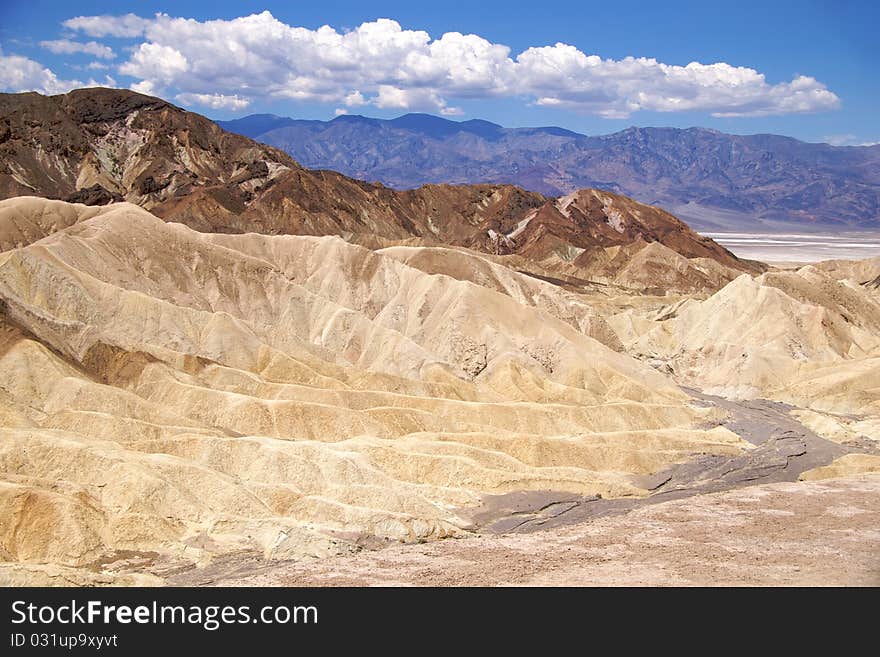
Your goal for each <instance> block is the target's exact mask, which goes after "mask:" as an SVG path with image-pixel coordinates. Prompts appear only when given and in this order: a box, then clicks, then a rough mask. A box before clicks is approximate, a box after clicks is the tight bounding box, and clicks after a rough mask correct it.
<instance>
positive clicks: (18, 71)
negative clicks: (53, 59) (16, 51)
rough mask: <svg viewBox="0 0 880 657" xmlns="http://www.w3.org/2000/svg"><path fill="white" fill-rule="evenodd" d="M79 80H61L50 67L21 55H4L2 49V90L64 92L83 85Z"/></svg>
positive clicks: (0, 55) (0, 65)
mask: <svg viewBox="0 0 880 657" xmlns="http://www.w3.org/2000/svg"><path fill="white" fill-rule="evenodd" d="M82 86H83V83H82V82H81V81H79V80H61V79H59V78H58V76H57V75H55V73H53V72H52V71H51V70H50V69H48V68H46V67H45V66H43V65H42V64H40V63H39V62H35V61H34V60H32V59H28V58H27V57H21V56H20V55H4V54H3V52H2V51H0V90H3V91H12V92H20V91H38V92H40V93H42V94H63V93H67V92H68V91H70V90H71V89H74V88H76V87H82Z"/></svg>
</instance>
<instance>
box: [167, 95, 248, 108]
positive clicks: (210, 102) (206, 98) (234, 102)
mask: <svg viewBox="0 0 880 657" xmlns="http://www.w3.org/2000/svg"><path fill="white" fill-rule="evenodd" d="M176 99H177V100H178V101H179V102H181V103H183V104H184V105H202V106H203V107H210V108H211V109H220V110H243V109H245V108H246V107H247V106H248V105H250V104H251V101H249V100H248V99H247V98H242V97H241V96H238V95H235V94H233V95H232V96H227V95H225V94H177V96H176Z"/></svg>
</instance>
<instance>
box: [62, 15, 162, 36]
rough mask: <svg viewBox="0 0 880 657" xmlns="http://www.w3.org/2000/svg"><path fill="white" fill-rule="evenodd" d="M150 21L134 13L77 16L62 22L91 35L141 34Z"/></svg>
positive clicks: (72, 28)
mask: <svg viewBox="0 0 880 657" xmlns="http://www.w3.org/2000/svg"><path fill="white" fill-rule="evenodd" d="M151 22H152V21H151V20H150V19H149V18H141V17H140V16H136V15H135V14H125V15H124V16H106V15H105V16H77V17H76V18H69V19H67V20H66V21H64V22H63V23H62V25H63V26H64V27H66V28H67V29H69V30H74V31H78V32H83V33H85V34H87V35H89V36H92V37H108V36H112V37H137V36H141V35H142V34H143V33H144V31H145V30H146V29H147V27H148V26H149V25H150V23H151Z"/></svg>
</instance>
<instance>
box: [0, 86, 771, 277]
mask: <svg viewBox="0 0 880 657" xmlns="http://www.w3.org/2000/svg"><path fill="white" fill-rule="evenodd" d="M0 154H2V164H0V197H3V198H7V197H10V196H19V195H36V196H44V197H49V198H61V199H65V200H71V201H78V202H84V203H88V204H96V203H97V204H103V203H107V202H109V201H111V200H121V199H124V200H127V201H131V202H133V203H137V204H138V205H141V206H142V207H145V208H146V209H148V210H150V211H151V212H153V213H154V214H156V215H158V216H160V217H162V218H164V219H166V220H169V221H177V222H181V223H185V224H187V225H189V226H191V227H193V228H196V229H198V230H201V231H206V232H262V233H291V234H311V235H324V234H336V235H342V236H343V237H345V238H346V239H349V240H352V241H357V242H360V243H363V244H366V245H370V246H373V245H375V246H381V245H385V244H387V243H389V242H401V241H407V240H413V239H415V240H416V241H418V242H421V243H428V244H433V243H438V244H449V245H455V246H464V247H468V248H472V249H476V250H480V251H484V252H488V253H495V254H501V255H505V254H513V253H515V254H520V255H522V256H524V257H527V258H530V259H532V260H536V261H541V262H544V263H547V262H551V263H552V262H566V263H573V264H574V265H575V266H584V265H589V264H590V263H591V262H592V261H593V260H595V258H593V257H592V255H591V254H593V253H594V252H595V251H596V250H597V249H605V248H607V247H615V246H622V245H628V249H627V252H628V253H629V252H635V251H637V250H638V249H639V248H641V246H643V245H644V244H648V243H651V242H658V243H660V244H662V245H664V246H666V247H668V248H669V249H671V250H672V251H675V252H677V253H678V254H680V255H682V256H684V257H685V258H697V257H704V258H711V259H713V260H715V261H717V262H718V263H720V264H722V265H724V266H725V267H728V268H732V269H733V270H737V271H755V270H756V265H754V264H753V263H746V262H743V261H740V260H738V259H737V258H735V257H734V256H733V255H732V254H731V253H730V252H728V251H727V250H726V249H724V248H723V247H721V246H719V245H718V244H716V243H715V242H713V241H712V240H710V239H708V238H704V237H702V236H700V235H698V234H697V233H695V232H694V231H692V230H691V229H690V228H688V226H687V225H685V224H684V223H683V222H681V221H679V220H678V219H676V218H675V217H673V216H672V215H670V214H668V213H666V212H663V211H661V210H659V209H657V208H653V207H650V206H646V205H642V204H640V203H637V202H635V201H632V200H631V199H628V198H626V197H623V196H618V195H615V194H610V193H606V192H600V191H597V190H582V191H580V192H577V193H575V194H572V195H569V196H566V197H562V198H560V199H557V200H551V199H548V198H546V197H544V196H542V195H541V194H538V193H534V192H527V191H524V190H522V189H520V188H517V187H514V186H511V185H426V186H423V187H420V188H418V189H416V190H410V191H402V192H401V191H395V190H392V189H389V188H386V187H384V186H382V185H380V184H371V183H366V182H362V181H358V180H353V179H351V178H347V177H345V176H343V175H341V174H338V173H335V172H332V171H312V170H308V169H304V168H302V167H301V166H300V165H299V164H297V163H296V162H295V161H294V160H293V159H291V158H290V157H289V156H287V155H286V154H284V153H283V152H281V151H279V150H276V149H274V148H271V147H268V146H265V145H262V144H258V143H256V142H254V141H252V140H250V139H248V138H246V137H242V136H239V135H234V134H231V133H228V132H225V131H224V130H222V129H220V128H219V127H218V126H217V125H216V124H214V123H213V122H211V121H209V120H208V119H206V118H205V117H202V116H200V115H198V114H194V113H192V112H187V111H184V110H182V109H180V108H177V107H175V106H173V105H171V104H170V103H167V102H166V101H163V100H161V99H158V98H152V97H149V96H143V95H141V94H137V93H134V92H131V91H125V90H119V89H80V90H76V91H73V92H71V93H69V94H66V95H59V96H50V97H47V96H41V95H39V94H35V93H28V94H3V95H2V96H0ZM597 257H599V258H600V259H601V260H602V261H603V262H604V261H609V262H612V261H613V260H610V259H609V258H608V257H607V255H606V254H604V253H602V254H599V255H598V256H597ZM587 268H589V267H587Z"/></svg>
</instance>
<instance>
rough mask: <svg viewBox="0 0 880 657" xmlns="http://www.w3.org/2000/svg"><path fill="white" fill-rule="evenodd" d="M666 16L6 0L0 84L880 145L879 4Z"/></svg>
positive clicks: (211, 111)
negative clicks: (707, 129)
mask: <svg viewBox="0 0 880 657" xmlns="http://www.w3.org/2000/svg"><path fill="white" fill-rule="evenodd" d="M659 4H660V3H646V2H631V1H629V0H614V2H607V1H605V2H554V1H552V0H546V1H544V2H534V1H531V2H528V3H517V2H511V1H508V2H495V1H494V0H484V1H482V2H467V3H459V2H442V3H414V2H411V1H409V2H363V1H361V2H334V1H332V0H325V1H322V2H260V3H253V2H240V1H238V2H227V1H224V0H215V1H213V2H188V1H182V2H180V1H178V2H173V3H172V2H124V1H116V2H104V1H93V2H45V1H43V0H29V1H27V2H21V1H18V0H5V1H4V2H3V4H2V7H0V48H2V51H0V58H2V62H0V64H2V65H0V88H3V89H4V90H6V91H20V90H26V89H35V90H41V91H43V92H59V91H63V90H65V89H66V88H68V87H69V86H71V85H74V84H88V83H93V84H94V83H99V84H112V85H114V86H120V87H133V88H136V89H139V90H142V91H145V92H151V93H154V94H156V95H160V96H163V97H165V98H168V99H169V100H171V101H173V102H176V103H178V104H181V105H183V106H186V107H188V108H190V109H193V110H195V111H199V112H201V113H203V114H206V115H208V116H211V117H215V118H230V117H233V116H241V115H244V114H249V113H254V112H264V111H267V112H272V113H275V114H282V115H289V116H296V117H304V118H322V119H326V118H331V117H332V116H334V114H338V113H343V112H348V113H358V114H366V115H369V116H379V117H391V116H397V115H399V114H402V113H404V112H406V111H428V112H432V113H436V114H445V115H447V116H449V117H450V118H462V119H467V118H485V119H489V120H492V121H495V122H498V123H501V124H503V125H507V126H525V125H560V126H563V127H566V128H569V129H573V130H577V131H580V132H585V133H588V134H600V133H607V132H613V131H615V130H619V129H622V128H625V127H628V126H630V125H640V126H647V125H653V126H679V127H687V126H692V125H698V126H705V127H711V128H715V129H718V130H723V131H727V132H736V133H756V132H773V133H778V134H786V135H791V136H794V137H797V138H800V139H805V140H808V141H832V142H833V143H840V144H859V143H872V142H878V141H880V122H878V118H877V117H878V116H880V75H878V74H877V71H876V67H877V65H878V55H880V48H878V45H877V43H878V39H877V37H876V29H877V26H878V25H880V9H878V5H880V3H875V2H864V1H863V2H840V1H835V2H825V1H809V0H804V1H801V2H772V1H769V0H765V1H764V2H751V1H745V2H739V3H736V4H734V3H712V2H705V1H703V2H666V3H662V4H663V6H662V7H661V6H658V5H659ZM266 11H268V12H270V13H263V12H266ZM129 13H131V14H134V15H135V16H130V17H128V18H127V19H124V18H120V17H122V16H124V15H125V14H129ZM157 13H164V14H167V16H164V17H160V18H158V19H157V18H156V17H155V15H156V14H157ZM247 16H250V18H245V17H247ZM76 17H86V18H84V19H81V20H76ZM89 17H92V18H89ZM137 17H141V18H142V19H144V20H140V19H139V18H137ZM70 19H75V20H73V21H71V20H70ZM179 19H190V20H179ZM377 19H391V20H390V21H389V20H384V21H377ZM65 22H66V23H65ZM324 25H328V26H330V27H329V28H324V29H321V28H322V26H324ZM456 33H460V34H456ZM444 35H445V36H444ZM691 62H694V64H691ZM689 64H690V65H689ZM108 76H109V77H108Z"/></svg>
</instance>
